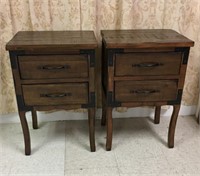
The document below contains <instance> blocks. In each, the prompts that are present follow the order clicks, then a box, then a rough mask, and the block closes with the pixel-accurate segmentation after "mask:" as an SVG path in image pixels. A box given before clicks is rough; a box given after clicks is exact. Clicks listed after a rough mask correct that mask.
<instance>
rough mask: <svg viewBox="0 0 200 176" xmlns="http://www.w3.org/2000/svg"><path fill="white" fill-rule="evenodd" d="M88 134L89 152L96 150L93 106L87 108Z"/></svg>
mask: <svg viewBox="0 0 200 176" xmlns="http://www.w3.org/2000/svg"><path fill="white" fill-rule="evenodd" d="M88 122H89V136H90V149H91V152H95V151H96V147H95V108H89V109H88Z"/></svg>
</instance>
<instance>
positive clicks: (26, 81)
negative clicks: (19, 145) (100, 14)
mask: <svg viewBox="0 0 200 176" xmlns="http://www.w3.org/2000/svg"><path fill="white" fill-rule="evenodd" d="M96 47H97V42H96V39H95V36H94V33H93V32H92V31H37V32H33V31H21V32H18V33H17V34H16V35H15V36H14V37H13V39H11V41H9V42H8V43H7V45H6V49H7V50H9V53H10V60H11V67H12V73H13V78H14V83H15V91H16V98H17V105H18V110H19V116H20V120H21V124H22V129H23V134H24V142H25V154H26V155H30V154H31V142H30V135H29V128H28V125H27V121H26V116H25V113H26V112H27V111H31V112H32V121H33V128H34V129H37V128H38V122H37V111H49V110H53V109H66V110H69V109H76V108H87V109H88V122H89V139H90V148H91V151H92V152H94V151H95V130H94V129H95V126H94V124H95V86H94V85H95V83H94V80H95V77H94V70H95V50H96Z"/></svg>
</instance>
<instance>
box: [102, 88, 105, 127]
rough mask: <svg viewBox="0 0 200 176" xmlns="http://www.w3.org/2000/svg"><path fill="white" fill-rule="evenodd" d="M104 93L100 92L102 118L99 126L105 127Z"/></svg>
mask: <svg viewBox="0 0 200 176" xmlns="http://www.w3.org/2000/svg"><path fill="white" fill-rule="evenodd" d="M105 99H106V98H105V93H104V92H103V91H102V118H101V126H105V125H106V100H105Z"/></svg>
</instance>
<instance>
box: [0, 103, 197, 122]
mask: <svg viewBox="0 0 200 176" xmlns="http://www.w3.org/2000/svg"><path fill="white" fill-rule="evenodd" d="M195 111H196V106H181V109H180V113H179V115H181V116H187V115H194V114H195ZM171 114H172V106H170V107H169V108H164V109H162V110H161V116H171ZM26 115H27V120H28V121H31V114H30V112H27V114H26ZM148 116H150V117H153V116H154V109H153V108H148V107H141V108H129V109H128V111H126V112H120V113H119V112H117V111H115V110H114V111H113V118H121V117H122V118H127V117H148ZM100 117H101V109H98V110H97V111H96V118H98V119H99V118H100ZM80 119H81V120H82V119H87V112H69V111H59V112H52V113H49V112H38V120H39V121H40V122H41V121H57V120H80ZM0 123H19V116H18V114H17V113H12V114H8V115H0Z"/></svg>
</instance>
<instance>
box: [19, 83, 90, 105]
mask: <svg viewBox="0 0 200 176" xmlns="http://www.w3.org/2000/svg"><path fill="white" fill-rule="evenodd" d="M22 90H23V95H24V101H25V104H26V105H28V106H32V105H64V104H85V103H88V84H87V83H66V84H46V85H42V84H40V85H22Z"/></svg>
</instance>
